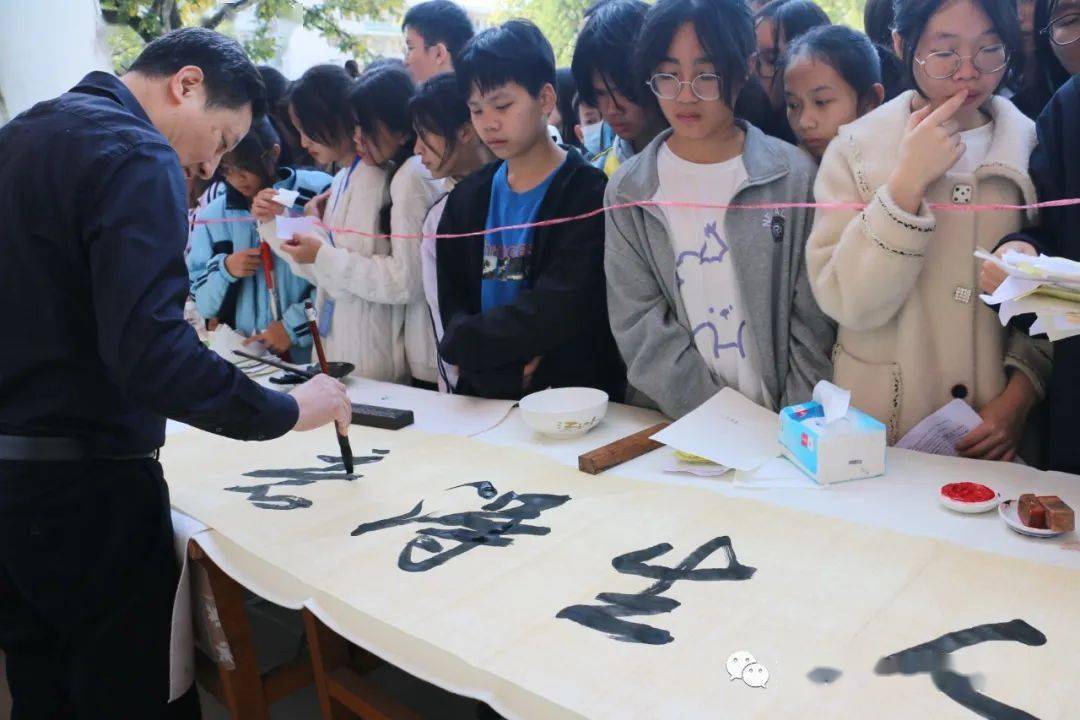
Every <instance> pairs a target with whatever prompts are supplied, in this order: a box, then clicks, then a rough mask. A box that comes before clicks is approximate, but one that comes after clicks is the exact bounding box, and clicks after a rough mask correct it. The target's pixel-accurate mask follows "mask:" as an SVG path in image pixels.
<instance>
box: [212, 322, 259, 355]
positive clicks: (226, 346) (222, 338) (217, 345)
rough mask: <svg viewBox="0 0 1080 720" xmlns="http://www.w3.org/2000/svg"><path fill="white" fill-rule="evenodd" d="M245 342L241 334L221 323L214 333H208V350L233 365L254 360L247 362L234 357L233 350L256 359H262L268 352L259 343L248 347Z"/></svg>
mask: <svg viewBox="0 0 1080 720" xmlns="http://www.w3.org/2000/svg"><path fill="white" fill-rule="evenodd" d="M245 340H247V338H246V337H244V336H243V335H242V334H241V333H238V332H237V331H236V330H233V329H232V328H231V327H229V326H228V325H226V324H224V323H222V324H220V325H218V326H217V328H215V329H214V332H212V333H210V349H211V350H213V351H214V352H216V353H217V354H218V355H220V356H221V357H223V358H225V359H226V360H228V361H229V362H231V363H232V364H233V365H237V364H240V363H244V364H247V363H251V364H254V363H255V361H254V360H248V359H247V358H242V357H240V356H239V355H236V354H235V353H234V351H235V350H240V351H243V352H246V353H247V354H248V355H255V356H257V357H262V356H263V355H266V354H268V353H269V352H270V351H269V350H267V349H266V346H265V345H263V344H262V343H261V342H253V343H251V344H249V345H245V344H244V341H245Z"/></svg>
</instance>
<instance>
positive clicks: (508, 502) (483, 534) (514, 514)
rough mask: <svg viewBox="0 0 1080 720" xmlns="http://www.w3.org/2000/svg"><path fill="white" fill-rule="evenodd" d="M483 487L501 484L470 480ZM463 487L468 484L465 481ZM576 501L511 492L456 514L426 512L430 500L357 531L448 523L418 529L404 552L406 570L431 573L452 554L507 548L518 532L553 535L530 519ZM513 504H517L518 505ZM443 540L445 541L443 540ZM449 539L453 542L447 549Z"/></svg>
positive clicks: (402, 560)
mask: <svg viewBox="0 0 1080 720" xmlns="http://www.w3.org/2000/svg"><path fill="white" fill-rule="evenodd" d="M468 485H470V486H473V487H477V492H478V493H479V494H480V496H481V497H484V493H485V492H488V490H489V489H490V491H492V493H493V492H494V490H495V488H494V486H493V485H491V483H487V484H486V487H485V486H484V485H485V484H484V483H468ZM458 487H464V486H461V485H459V486H458ZM569 499H570V496H569V495H541V494H538V493H523V494H521V495H518V494H517V493H516V492H514V491H510V492H505V493H503V494H502V495H500V496H499V497H498V498H497V499H496V500H494V501H492V502H490V503H488V504H487V505H484V506H483V507H482V509H480V510H474V511H470V512H461V513H451V514H450V515H442V516H438V517H437V516H435V515H430V514H429V515H421V514H420V511H421V510H422V509H423V507H424V501H423V500H421V501H420V502H418V503H416V507H414V508H413V509H412V510H410V511H409V512H407V513H405V514H404V515H397V516H395V517H390V518H386V519H385V520H376V521H375V522H370V523H363V524H362V525H359V526H357V528H356V529H355V530H353V531H352V535H353V537H356V536H358V535H364V534H366V533H369V532H374V531H376V530H384V529H386V528H392V527H398V526H400V525H409V524H411V523H416V524H418V525H443V526H445V527H425V528H421V529H419V530H417V531H416V537H415V538H413V539H412V540H410V541H409V542H408V543H406V544H405V547H404V548H402V550H401V554H400V555H399V556H398V567H399V568H401V569H402V570H404V571H406V572H425V571H427V570H431V569H432V568H436V567H438V566H440V565H442V564H443V563H445V562H446V561H448V560H450V559H451V558H454V557H457V556H458V555H461V554H463V553H467V552H469V551H470V550H474V549H476V548H478V547H480V546H482V545H486V546H488V547H506V546H508V545H511V544H513V542H514V541H513V538H512V537H510V536H512V535H547V534H548V533H550V532H551V529H550V528H546V527H541V526H539V525H528V524H526V523H525V522H524V521H525V520H535V519H536V518H538V517H540V515H541V514H542V513H543V512H544V511H546V510H551V509H552V508H557V507H559V506H560V505H562V504H563V503H565V502H566V501H568V500H569ZM512 504H513V505H512ZM440 541H442V542H440ZM443 542H447V543H453V545H451V546H450V547H449V548H444V546H443ZM416 551H423V552H425V553H428V556H427V557H424V558H422V559H414V557H413V553H414V552H416Z"/></svg>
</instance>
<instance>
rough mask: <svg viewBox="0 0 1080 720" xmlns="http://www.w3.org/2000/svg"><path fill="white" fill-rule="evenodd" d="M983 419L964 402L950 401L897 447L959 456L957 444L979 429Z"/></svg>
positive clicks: (908, 434)
mask: <svg viewBox="0 0 1080 720" xmlns="http://www.w3.org/2000/svg"><path fill="white" fill-rule="evenodd" d="M982 422H983V420H982V417H980V416H979V413H977V412H975V411H974V410H972V409H971V406H970V405H968V404H967V403H966V402H964V401H963V400H953V401H951V402H949V403H947V404H946V405H945V406H944V407H943V408H941V409H940V410H938V411H937V412H935V413H932V414H930V415H927V416H926V417H925V418H923V419H922V421H920V422H919V424H917V425H916V426H915V427H913V428H911V430H908V433H907V435H905V436H904V437H902V438H900V442H898V443H896V447H898V448H904V449H905V450H916V451H918V452H924V453H930V454H931V455H951V456H953V457H955V456H957V455H959V453H958V452H956V443H958V442H959V441H960V438H962V437H964V436H965V435H967V434H968V433H969V432H971V431H972V430H974V429H975V428H977V427H979V426H980V425H982Z"/></svg>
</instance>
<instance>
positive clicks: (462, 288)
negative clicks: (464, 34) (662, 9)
mask: <svg viewBox="0 0 1080 720" xmlns="http://www.w3.org/2000/svg"><path fill="white" fill-rule="evenodd" d="M454 66H455V68H456V72H457V76H458V82H459V84H460V85H461V88H462V91H463V94H464V95H465V96H466V97H467V98H468V105H469V112H470V115H471V116H472V122H473V126H474V127H475V129H476V132H477V133H478V134H479V136H480V139H481V140H483V142H484V143H485V144H486V145H487V146H488V148H489V149H490V150H491V151H492V153H494V154H495V156H496V157H497V158H499V160H498V161H497V162H494V163H491V164H490V165H487V166H486V167H484V168H483V169H481V170H480V171H478V172H476V173H475V174H473V175H470V176H468V177H466V178H465V179H464V180H462V181H461V182H460V183H458V185H457V186H456V187H455V188H454V190H453V192H451V193H450V195H449V197H448V198H447V203H446V209H445V210H444V212H443V215H442V219H441V220H440V222H439V230H438V232H439V234H440V235H446V234H456V233H473V232H481V231H484V230H493V229H497V228H501V229H498V230H497V231H496V232H491V233H487V234H484V235H482V236H481V235H476V236H473V237H467V238H445V239H440V240H438V241H437V243H436V268H437V273H438V288H439V313H440V315H441V316H442V321H443V326H444V328H445V333H444V335H443V338H442V341H441V342H440V343H439V354H440V355H441V357H442V358H443V360H445V361H446V362H448V363H450V364H452V365H456V366H457V367H458V370H459V380H458V384H457V387H456V388H455V390H456V391H457V392H459V393H463V394H470V395H477V396H481V397H493V398H510V399H517V398H520V397H522V396H523V395H526V394H528V393H530V392H534V391H537V390H542V389H544V388H548V387H569V386H585V387H595V388H600V389H602V390H606V391H607V392H608V394H609V395H611V396H612V399H613V400H619V399H621V398H622V394H623V391H624V388H625V370H624V368H623V366H622V361H621V359H620V358H619V355H618V351H617V350H616V348H615V343H614V339H613V338H612V336H611V329H610V327H609V325H608V318H607V302H606V295H605V282H604V219H603V216H602V214H598V215H596V216H594V217H591V218H589V219H586V220H575V221H572V222H564V223H559V224H554V225H546V226H541V227H521V226H527V225H532V224H534V223H538V222H543V221H545V220H551V219H555V218H566V217H573V216H577V215H581V214H584V213H588V212H590V211H593V210H596V209H597V208H600V207H602V206H603V195H604V186H605V184H606V178H605V176H604V174H603V173H602V172H601V171H599V170H597V169H596V168H594V167H592V166H590V165H589V164H588V163H587V162H586V161H585V159H584V158H582V157H581V155H580V154H579V153H578V152H577V151H576V150H572V149H571V150H567V149H563V148H562V147H560V146H558V145H556V144H555V143H554V142H553V141H552V139H551V138H550V137H549V135H548V132H547V126H548V118H549V116H550V115H551V113H552V111H553V110H554V109H555V104H556V94H555V57H554V53H553V52H552V50H551V45H550V44H549V43H548V41H547V40H546V39H545V38H544V36H543V35H542V34H541V33H540V31H539V30H538V29H537V27H536V26H535V25H533V24H532V23H530V22H527V21H523V20H513V21H510V22H508V23H506V24H504V25H501V26H499V27H494V28H490V29H488V30H485V31H484V32H482V33H480V34H479V35H477V36H476V37H474V38H473V39H472V40H471V41H470V42H469V43H468V45H466V46H465V48H464V49H463V50H462V52H461V54H460V56H459V57H458V59H457V60H456V61H455V63H454Z"/></svg>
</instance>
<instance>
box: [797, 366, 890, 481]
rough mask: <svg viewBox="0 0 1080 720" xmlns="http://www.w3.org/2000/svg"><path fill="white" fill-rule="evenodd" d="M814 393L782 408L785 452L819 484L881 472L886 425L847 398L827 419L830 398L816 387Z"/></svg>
mask: <svg viewBox="0 0 1080 720" xmlns="http://www.w3.org/2000/svg"><path fill="white" fill-rule="evenodd" d="M832 387H833V388H835V386H832ZM836 389H837V390H839V388H836ZM814 397H815V399H814V400H813V401H811V402H806V403H802V404H800V405H789V406H788V407H786V408H784V409H782V410H781V411H780V445H781V447H782V449H783V452H784V455H785V456H787V458H788V459H790V460H791V461H792V462H793V463H795V465H796V466H797V467H798V468H799V469H801V470H802V471H803V472H805V473H806V474H807V475H809V476H810V477H811V478H813V479H814V481H815V482H817V483H818V484H819V485H828V484H830V483H835V482H842V481H844V480H857V479H859V478H869V477H875V476H877V475H883V474H884V473H885V425H884V424H883V423H881V422H879V421H878V420H875V419H874V418H872V417H870V416H869V415H867V414H866V413H864V412H862V411H861V410H856V409H855V408H852V407H848V405H847V402H846V401H843V402H842V405H840V406H838V407H837V406H834V407H833V408H830V409H831V410H832V411H833V412H832V413H831V414H832V415H833V417H832V418H829V419H828V421H826V407H827V406H828V405H829V403H828V402H825V403H823V402H822V401H821V399H819V392H818V388H815V390H814ZM849 397H850V395H849Z"/></svg>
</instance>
